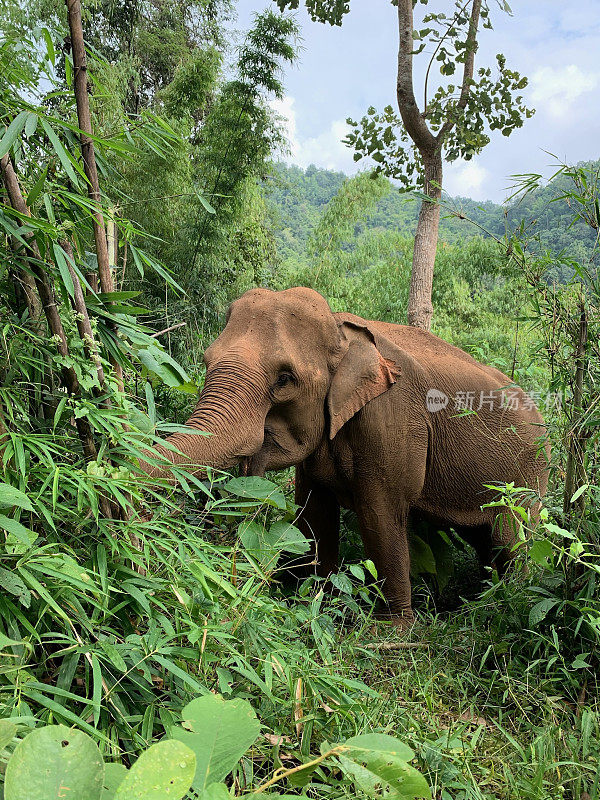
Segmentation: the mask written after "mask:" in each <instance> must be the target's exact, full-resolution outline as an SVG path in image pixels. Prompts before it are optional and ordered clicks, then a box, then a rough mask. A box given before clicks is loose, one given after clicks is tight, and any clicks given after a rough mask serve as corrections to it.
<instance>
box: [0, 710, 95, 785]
mask: <svg viewBox="0 0 600 800" xmlns="http://www.w3.org/2000/svg"><path fill="white" fill-rule="evenodd" d="M103 780H104V764H103V762H102V756H101V755H100V751H99V750H98V747H97V745H96V744H95V742H94V741H93V740H92V739H91V738H90V737H89V736H87V735H86V734H85V733H82V732H81V731H79V730H77V729H74V728H67V727H66V726H65V725H47V726H45V727H41V728H37V729H36V730H34V731H32V732H31V733H30V734H28V735H27V736H26V737H25V738H24V739H23V740H22V741H21V742H19V744H18V745H17V746H16V747H15V751H14V753H13V755H12V758H11V759H10V761H9V762H8V765H7V767H6V779H5V785H4V797H5V800H62V799H63V798H65V797H68V798H69V800H100V795H101V792H102V783H103ZM67 790H68V795H67V794H65V792H66V791H67Z"/></svg>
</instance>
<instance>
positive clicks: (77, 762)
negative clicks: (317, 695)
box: [2, 694, 430, 800]
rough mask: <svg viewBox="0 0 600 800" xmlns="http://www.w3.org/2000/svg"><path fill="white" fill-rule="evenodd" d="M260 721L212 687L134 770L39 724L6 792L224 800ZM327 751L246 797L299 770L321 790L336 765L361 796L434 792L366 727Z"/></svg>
mask: <svg viewBox="0 0 600 800" xmlns="http://www.w3.org/2000/svg"><path fill="white" fill-rule="evenodd" d="M2 722H6V721H5V720H2ZM259 728H260V725H259V722H258V719H257V718H256V715H255V714H254V711H253V710H252V708H251V706H250V705H249V704H248V703H247V702H246V701H239V700H223V698H222V697H220V696H219V695H211V694H209V695H206V696H205V697H201V698H197V699H195V700H192V702H191V703H189V704H188V705H187V706H186V707H185V708H184V709H183V711H182V726H179V725H173V726H172V727H171V729H170V736H171V737H172V738H169V739H163V740H162V741H160V742H157V743H156V744H153V745H152V746H151V747H150V748H148V750H145V751H144V752H143V753H142V754H141V755H140V757H139V758H138V759H137V761H135V762H134V763H133V765H132V766H131V768H130V769H129V770H128V769H126V768H125V767H123V766H122V765H118V764H114V763H108V764H104V762H103V760H102V757H101V755H100V752H99V751H98V748H97V746H96V745H95V743H94V742H93V740H92V739H91V738H90V737H89V736H87V735H86V734H84V733H81V732H80V731H72V730H70V729H69V728H66V727H64V726H63V725H49V726H47V727H39V728H36V729H35V730H34V731H32V732H31V733H29V734H27V735H26V736H25V738H24V739H22V740H21V741H19V743H18V744H17V746H16V747H15V749H14V751H13V752H12V754H11V755H10V756H9V758H8V764H7V767H6V781H5V785H4V797H5V799H6V800H21V799H22V798H23V799H24V798H28V800H42V798H43V800H54V798H57V800H58V798H61V797H64V791H65V789H66V790H68V791H69V792H70V793H71V795H72V797H73V800H163V798H170V799H172V800H182V798H184V797H189V796H190V795H189V794H188V790H190V789H192V788H193V790H194V792H195V795H194V796H195V797H202V798H204V799H205V800H220V798H227V797H230V796H231V795H230V794H229V792H228V789H227V786H226V785H224V784H223V783H221V782H220V781H222V780H223V779H224V778H225V777H227V776H228V775H229V774H230V773H231V772H232V771H233V770H234V769H235V767H236V765H237V764H238V762H239V761H240V758H241V757H242V756H243V755H244V753H245V752H246V750H247V749H248V748H249V747H250V746H251V745H252V744H253V743H254V741H255V740H256V738H257V736H258V732H259ZM184 742H185V743H187V744H184ZM321 750H322V752H321V755H320V756H318V757H317V758H315V759H312V760H310V761H308V762H307V763H306V765H305V766H303V767H302V766H301V767H300V768H299V767H293V768H290V769H287V770H285V769H283V770H278V771H277V772H276V773H275V775H274V776H273V777H272V778H270V779H269V780H267V781H265V782H264V783H263V784H260V785H259V786H258V787H257V788H256V789H255V790H254V792H252V794H244V795H243V796H244V797H246V798H250V797H252V796H253V795H254V794H256V793H260V794H264V789H266V788H268V787H269V786H271V785H274V784H277V783H281V782H282V781H283V780H285V779H286V778H288V779H289V780H290V782H291V785H292V787H293V786H297V785H299V784H298V775H299V774H300V773H302V775H303V779H302V781H301V785H302V786H305V787H306V788H309V789H310V788H315V789H317V787H318V783H316V784H315V785H314V787H313V784H312V783H311V784H310V786H307V784H308V783H309V782H310V780H311V776H312V775H313V774H314V772H315V770H316V769H317V768H319V769H320V771H322V770H323V769H325V770H327V771H329V770H331V769H332V768H333V769H335V767H336V766H339V767H340V768H341V770H342V772H343V774H344V776H345V778H346V780H345V781H344V780H342V781H341V782H339V783H340V785H342V784H343V783H348V784H349V785H352V784H354V786H355V787H356V790H357V792H358V796H363V797H378V796H379V793H380V787H381V786H385V787H386V790H387V791H386V793H387V795H388V796H389V797H392V798H395V800H412V799H413V798H422V797H428V796H430V790H429V786H428V784H427V781H426V780H425V778H424V777H423V776H422V775H421V774H420V773H419V772H418V770H416V769H415V768H414V767H413V766H412V765H411V764H410V763H409V762H410V761H412V760H413V759H414V756H415V754H414V752H413V751H412V750H411V749H410V747H407V746H406V745H404V744H403V743H402V742H400V741H398V739H395V738H393V737H392V736H384V735H381V734H364V735H362V736H354V737H351V738H349V739H347V740H346V741H345V742H342V743H340V744H336V745H334V746H331V745H329V744H328V743H324V744H323V745H322V747H321ZM40 765H43V766H42V769H40ZM248 788H250V787H248ZM266 796H267V797H271V798H276V797H285V796H282V795H278V794H270V793H269V794H267V795H266ZM302 796H303V797H304V796H305V795H302Z"/></svg>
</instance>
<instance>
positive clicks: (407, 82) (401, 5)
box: [396, 0, 438, 154]
mask: <svg viewBox="0 0 600 800" xmlns="http://www.w3.org/2000/svg"><path fill="white" fill-rule="evenodd" d="M398 34H399V46H398V78H397V84H396V92H397V96H398V109H399V111H400V116H401V117H402V122H403V123H404V127H405V128H406V131H407V133H408V135H409V136H410V138H411V139H412V140H413V142H414V143H415V145H416V146H417V148H418V149H419V151H420V152H421V153H425V154H431V153H432V152H433V151H435V149H436V148H437V146H438V142H437V139H436V137H435V136H434V135H433V134H432V133H431V131H430V130H429V128H428V127H427V123H426V122H425V120H424V119H423V115H422V114H421V112H420V111H419V107H418V106H417V101H416V100H415V92H414V87H413V69H412V61H413V48H414V42H413V4H412V0H398Z"/></svg>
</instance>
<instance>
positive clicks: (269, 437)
mask: <svg viewBox="0 0 600 800" xmlns="http://www.w3.org/2000/svg"><path fill="white" fill-rule="evenodd" d="M282 453H285V450H284V448H283V447H282V446H281V445H280V444H279V442H278V441H277V439H276V438H275V432H274V431H273V430H272V429H271V428H268V427H266V428H265V433H264V439H263V444H262V447H261V448H260V450H259V451H258V452H257V453H254V455H251V456H245V457H244V458H242V459H241V460H240V474H241V475H243V476H245V477H246V476H249V475H254V476H257V477H260V478H262V477H263V476H264V474H265V472H266V471H267V469H268V468H269V467H268V465H269V463H270V462H271V461H273V458H274V457H275V460H278V459H277V456H279V457H280V456H281V454H282Z"/></svg>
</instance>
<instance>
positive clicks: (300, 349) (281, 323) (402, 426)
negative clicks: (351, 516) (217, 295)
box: [146, 287, 549, 627]
mask: <svg viewBox="0 0 600 800" xmlns="http://www.w3.org/2000/svg"><path fill="white" fill-rule="evenodd" d="M204 360H205V364H206V380H205V384H204V387H203V389H202V391H201V393H200V396H199V399H198V403H197V405H196V407H195V409H194V411H193V413H192V415H191V417H190V418H189V420H188V421H187V426H189V427H191V428H193V429H196V430H198V431H203V432H207V433H209V434H211V435H210V436H199V435H196V434H195V433H193V432H190V433H186V432H179V433H175V434H174V435H172V436H171V437H169V439H168V440H167V441H168V443H169V444H168V447H167V448H165V447H162V446H157V449H158V451H159V453H160V454H161V455H162V456H164V457H165V458H166V459H168V460H169V461H171V462H173V463H176V464H186V466H187V468H189V469H191V470H193V471H195V472H196V473H197V474H199V475H201V474H203V468H205V467H206V466H210V467H216V468H220V469H226V468H230V467H232V466H234V465H236V464H239V465H241V467H242V471H243V473H244V474H247V475H258V476H263V475H264V474H265V471H267V470H281V469H284V468H288V467H291V466H295V470H296V482H295V501H296V503H297V505H298V506H299V508H300V511H299V517H298V520H297V523H296V524H297V525H298V527H300V529H301V530H302V532H303V533H304V534H305V535H307V536H308V537H309V538H310V539H311V541H312V542H313V543H314V544H313V547H314V550H313V555H314V563H315V564H316V571H317V573H318V574H319V575H322V576H328V575H329V574H331V573H333V572H335V570H336V569H337V567H338V557H339V535H340V508H345V509H351V510H353V511H354V512H356V515H357V518H358V524H359V529H360V532H361V537H362V540H363V543H364V547H365V552H366V556H367V557H368V558H370V559H371V560H372V561H373V562H374V564H375V566H376V569H377V572H378V576H379V577H380V578H381V579H382V581H383V583H382V589H383V594H384V596H385V601H386V605H387V607H386V608H385V611H384V615H385V617H386V618H387V619H389V620H390V621H392V622H394V623H395V624H396V625H398V626H400V627H406V626H407V625H410V624H412V621H413V619H414V618H413V612H412V606H411V584H410V557H409V544H408V532H407V531H408V522H409V516H412V515H416V516H420V517H423V518H426V519H429V520H432V521H434V522H435V523H436V524H438V525H440V526H445V527H450V526H451V527H453V528H454V529H455V530H456V531H457V532H459V534H460V535H461V536H463V537H464V538H465V539H466V540H467V541H468V542H470V543H471V544H472V545H473V547H474V548H475V550H476V552H477V555H478V556H479V558H480V560H481V562H482V564H484V565H491V564H492V562H493V559H494V558H495V565H496V566H497V568H498V570H499V572H500V573H502V572H503V571H504V570H505V569H506V567H507V566H508V564H509V563H510V561H511V559H512V557H513V552H512V551H513V544H514V537H515V531H514V525H512V524H511V522H512V520H511V519H510V513H509V512H507V510H506V509H503V508H502V507H498V506H494V505H488V504H489V503H491V502H492V501H493V500H494V498H495V496H496V493H495V492H494V490H493V489H491V488H487V487H491V486H495V485H497V484H504V483H513V484H514V485H515V486H516V487H526V488H528V489H529V490H531V492H530V493H529V496H530V498H531V506H532V509H533V510H534V511H535V508H536V507H538V506H539V502H540V500H541V498H542V497H543V495H544V492H545V490H546V486H547V477H548V456H549V450H548V445H547V441H546V431H545V427H544V422H543V419H542V417H541V415H540V413H539V411H538V410H537V408H536V407H535V405H534V403H533V402H532V400H531V398H530V397H529V396H528V395H526V394H525V393H524V392H523V391H522V390H521V389H519V388H518V387H515V386H514V384H513V382H512V381H511V379H510V378H508V377H507V376H506V375H504V374H503V373H502V372H500V371H499V370H497V369H493V368H491V367H488V366H485V365H483V364H481V363H479V362H478V361H476V360H475V359H474V358H472V357H471V356H470V355H468V354H467V353H465V352H464V351H462V350H460V349H459V348H457V347H455V346H453V345H451V344H449V343H447V342H446V341H444V340H442V339H440V338H438V337H437V336H434V335H433V334H431V333H429V332H427V331H425V330H422V329H419V328H414V327H410V326H405V325H397V324H391V323H387V322H373V321H370V320H365V319H362V318H360V317H358V316H355V315H354V314H351V313H333V312H332V311H331V309H330V307H329V305H328V303H327V301H326V300H325V298H324V297H322V296H321V295H320V294H318V293H317V292H316V291H314V290H313V289H309V288H305V287H296V288H292V289H286V290H283V291H272V290H269V289H251V290H250V291H248V292H246V293H245V294H244V295H242V296H241V297H240V298H239V299H237V300H235V301H234V302H233V303H232V304H231V306H230V307H229V310H228V312H227V317H226V325H225V327H224V329H223V331H222V332H221V334H220V335H219V336H218V338H217V339H216V340H215V341H214V342H213V343H212V344H211V345H210V346H209V347H208V349H207V350H206V352H205V354H204ZM469 400H471V403H470V405H469V403H468V401H469ZM154 464H156V461H154ZM160 469H161V468H160V467H157V466H148V465H146V471H148V472H150V473H151V474H159V472H160Z"/></svg>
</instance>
